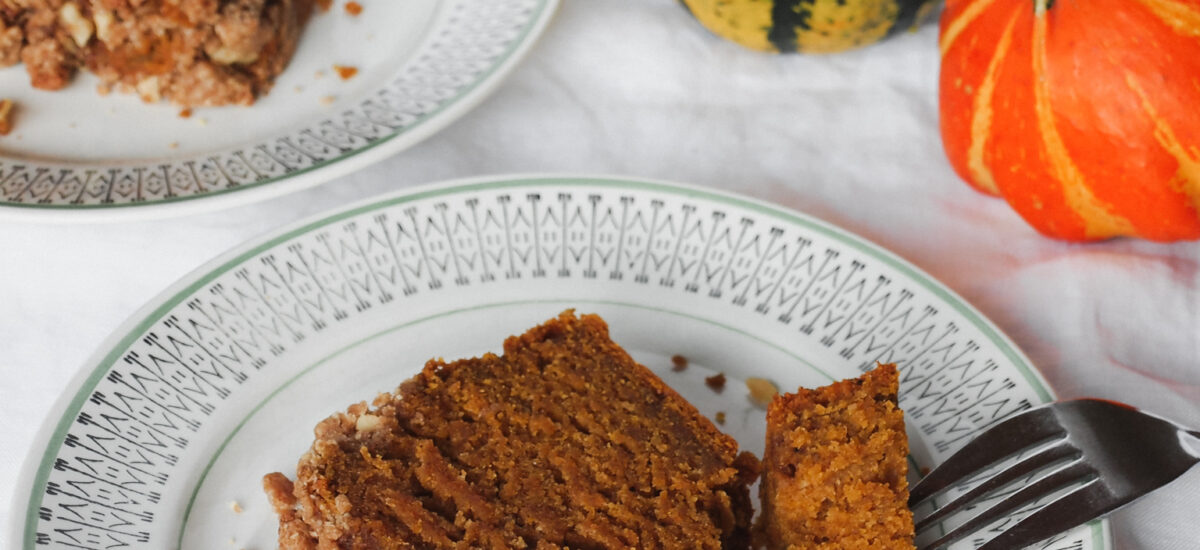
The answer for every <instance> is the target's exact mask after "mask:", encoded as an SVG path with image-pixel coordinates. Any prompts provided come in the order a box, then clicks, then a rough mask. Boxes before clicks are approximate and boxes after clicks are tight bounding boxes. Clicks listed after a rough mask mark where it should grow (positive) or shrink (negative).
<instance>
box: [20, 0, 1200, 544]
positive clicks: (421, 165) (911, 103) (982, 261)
mask: <svg viewBox="0 0 1200 550" xmlns="http://www.w3.org/2000/svg"><path fill="white" fill-rule="evenodd" d="M363 3H364V4H366V5H367V6H368V9H369V3H368V2H363ZM936 35H937V32H936V27H935V26H933V25H927V26H926V27H925V28H924V29H923V30H921V31H920V32H917V33H914V34H908V35H904V36H900V37H898V38H895V39H892V40H891V41H889V42H886V43H884V44H882V45H877V46H874V47H870V48H867V49H864V50H860V51H857V52H850V53H845V54H839V55H836V56H825V57H804V56H795V55H793V56H768V55H762V54H756V53H753V52H749V51H746V50H742V49H740V48H738V47H736V46H734V45H732V44H729V43H726V42H722V41H719V40H717V39H715V38H713V37H711V36H710V35H708V34H707V33H706V32H705V31H703V29H701V28H700V27H699V26H698V24H697V23H696V22H695V21H694V20H693V19H692V18H691V16H689V15H688V14H687V13H686V12H684V11H683V9H682V8H681V7H680V6H679V5H678V4H677V2H674V1H672V0H640V1H638V2H631V1H619V0H588V1H586V2H584V1H581V0H572V1H567V2H565V5H564V6H563V7H562V9H561V11H560V13H559V14H558V16H557V18H556V20H555V21H553V22H552V23H551V27H550V29H549V30H548V31H547V33H546V36H545V38H544V39H543V40H542V41H541V43H540V44H538V45H537V46H536V47H535V48H534V51H533V53H532V54H531V56H530V57H529V58H528V59H527V60H526V61H525V62H524V63H523V64H522V65H521V66H520V67H518V69H517V70H516V71H515V72H514V74H513V75H512V77H511V78H510V79H509V80H508V81H507V82H506V83H505V84H503V85H502V86H501V87H500V88H499V90H498V91H497V92H496V94H495V95H494V96H492V97H491V98H490V99H488V100H486V101H485V102H484V103H483V104H482V105H481V106H480V107H479V108H478V109H477V110H475V111H474V112H472V113H470V114H468V115H467V116H466V117H464V118H463V119H462V120H461V121H459V122H457V123H455V124H454V125H452V126H451V127H449V128H448V129H446V130H445V131H443V132H441V133H439V134H437V135H435V136H434V137H432V138H430V139H429V140H427V141H425V142H424V143H422V144H420V145H417V146H416V147H414V148H412V149H409V150H408V151H406V152H404V153H401V154H400V155H398V156H396V157H393V158H391V159H389V160H386V161H384V162H382V163H380V164H377V165H375V166H374V167H371V168H368V169H366V170H363V171H361V172H358V173H356V174H354V175H351V176H349V177H346V178H343V179H341V180H339V181H336V182H332V183H330V184H326V185H323V186H320V187H318V188H315V189H311V190H308V191H304V192H301V193H297V194H294V195H290V196H287V197H284V198H280V199H275V200H272V201H269V202H264V203H258V204H253V205H249V206H244V207H239V208H235V209H231V210H226V211H221V212H215V213H209V214H203V215H196V216H191V217H187V218H181V219H174V220H163V221H154V222H124V223H112V224H103V225H42V224H25V223H9V222H2V221H0V442H2V443H0V518H7V517H8V516H9V514H12V513H17V512H23V504H21V505H20V507H18V508H13V507H12V506H11V503H12V501H11V499H12V496H13V495H12V486H13V483H14V482H15V478H16V475H17V471H18V469H19V467H20V464H21V462H22V461H23V460H24V458H25V455H26V454H27V452H28V451H29V445H30V441H31V440H32V437H33V434H34V432H35V430H36V429H37V426H39V425H40V424H41V423H42V421H43V419H44V417H45V415H46V413H47V412H48V409H49V406H50V404H51V402H52V400H53V399H54V398H55V397H56V396H57V395H58V394H59V392H60V391H61V389H62V388H63V386H65V384H66V382H67V380H68V379H69V378H70V377H71V376H72V375H73V374H74V373H75V372H76V370H77V369H78V368H79V367H80V366H81V364H82V363H83V362H84V361H85V360H86V358H87V357H88V356H90V355H91V354H92V352H93V351H95V350H96V348H97V347H98V346H99V345H100V344H101V343H102V341H103V340H104V339H105V338H106V337H107V336H108V335H109V334H110V332H111V331H113V330H114V329H116V328H117V326H118V325H119V324H120V323H121V322H122V321H124V320H125V319H126V317H128V316H129V315H131V314H132V313H133V312H134V311H135V310H136V309H137V308H138V307H140V306H141V305H142V304H143V303H145V302H146V301H148V300H149V299H151V298H152V297H154V296H155V295H156V294H158V292H159V291H161V290H162V289H164V288H165V287H166V286H168V285H169V284H170V283H172V282H174V281H175V280H176V279H178V278H180V277H182V276H183V275H184V274H186V273H187V272H189V271H191V270H192V269H194V268H196V267H198V266H199V265H201V264H202V263H204V262H205V261H207V260H209V259H211V258H212V257H214V256H216V255H217V254H219V253H221V252H223V251H224V250H226V249H228V248H231V247H233V246H235V245H237V244H239V243H240V242H242V241H244V240H247V239H249V238H251V237H254V236H256V235H259V234H262V233H264V232H266V231H269V230H271V229H273V228H275V227H277V226H280V225H282V224H285V223H288V222H290V221H293V220H296V219H298V218H301V217H305V216H308V215H310V214H313V213H317V212H320V211H323V210H326V209H329V208H333V207H336V206H338V205H342V204H345V203H348V202H350V201H354V200H357V199H361V198H366V197H370V196H372V195H375V194H378V193H381V192H384V191H390V190H394V189H401V188H405V187H409V186H413V185H416V184H420V183H425V182H432V181H437V180H442V179H448V178H457V177H466V176H474V175H481V174H490V173H508V172H540V171H552V172H587V173H607V174H620V175H630V176H640V177H649V178H659V179H668V180H676V181H683V182H690V183H696V184H700V185H705V186H710V187H714V188H719V189H725V190H731V191H737V192H741V193H745V194H747V195H750V196H753V197H757V198H760V199H765V200H769V201H772V202H776V203H779V204H782V205H784V206H788V207H792V208H795V209H797V210H801V211H803V212H807V213H809V214H813V215H815V216H818V217H821V218H824V219H826V220H828V221H830V222H832V223H835V224H837V225H840V226H842V227H845V228H847V229H849V230H851V231H854V232H857V233H859V234H860V235H862V236H864V237H866V238H868V239H871V240H874V241H875V242H877V243H880V244H881V245H883V246H884V247H886V248H889V249H891V250H892V251H894V252H896V253H898V254H900V255H901V256H903V257H905V258H907V259H909V260H911V261H912V262H913V263H915V264H916V265H917V266H919V267H921V268H922V269H925V270H926V271H928V272H929V273H931V274H932V275H933V276H934V277H936V278H938V279H940V280H941V281H943V282H945V283H946V284H947V285H949V286H950V287H951V288H952V289H954V290H955V291H957V292H958V293H960V294H961V295H963V296H964V297H965V298H966V300H967V301H968V302H971V303H972V304H974V305H975V306H977V307H978V308H979V309H981V310H982V311H983V312H984V314H985V315H987V316H989V317H990V318H991V319H992V320H993V321H995V322H996V323H997V324H998V325H999V326H1000V328H1001V329H1002V330H1004V331H1005V332H1007V333H1008V334H1009V335H1010V336H1011V337H1012V338H1013V339H1014V340H1015V341H1016V342H1017V344H1018V345H1019V346H1020V347H1021V348H1022V349H1023V350H1024V351H1025V352H1026V353H1027V354H1029V356H1030V357H1031V358H1032V359H1033V361H1034V363H1035V364H1037V365H1039V366H1040V367H1041V368H1042V370H1043V372H1044V373H1045V374H1046V376H1047V378H1048V379H1049V380H1050V382H1051V384H1052V385H1053V386H1054V388H1055V389H1056V390H1057V391H1058V392H1059V394H1060V396H1062V397H1066V398H1070V397H1084V396H1094V397H1104V398H1109V399H1115V400H1119V401H1124V402H1127V403H1130V404H1133V405H1136V406H1139V407H1143V408H1146V409H1150V410H1153V411H1156V412H1158V413H1160V414H1163V415H1166V416H1169V417H1173V418H1175V419H1177V420H1179V421H1182V422H1185V423H1188V424H1190V425H1192V426H1197V427H1200V290H1198V288H1200V244H1196V243H1179V244H1173V245H1163V244H1155V243H1147V242H1141V241H1135V240H1116V241H1111V242H1106V243H1100V244H1090V245H1072V244H1064V243H1059V242H1055V241H1051V240H1048V239H1046V238H1044V237H1041V236H1039V235H1037V234H1036V233H1035V232H1033V231H1032V230H1031V229H1029V228H1028V227H1027V226H1026V225H1025V223H1024V222H1023V221H1021V219H1020V218H1019V217H1018V216H1017V215H1016V214H1015V213H1013V212H1012V210H1010V209H1009V207H1008V206H1007V205H1006V204H1005V203H1004V202H1003V201H1000V200H998V199H992V198H988V197H985V196H983V195H980V194H978V193H976V192H974V191H972V190H971V189H970V188H969V187H967V185H966V184H964V183H962V182H961V181H959V179H958V178H957V177H956V176H955V174H954V173H953V172H952V171H951V169H950V167H949V165H948V164H947V161H946V160H945V157H944V155H943V153H942V149H941V141H940V137H939V134H938V130H937V100H936V97H937V72H938V59H937V48H936V41H937V36H936ZM1197 510H1200V469H1194V470H1193V471H1192V472H1190V473H1189V474H1187V475H1185V476H1184V478H1182V479H1180V480H1178V481H1177V482H1176V483H1175V484H1173V485H1172V486H1170V487H1168V488H1166V489H1164V490H1162V491H1160V492H1158V493H1156V494H1155V495H1152V496H1150V497H1148V498H1146V499H1145V500H1143V501H1141V502H1139V503H1138V504H1135V505H1133V506H1132V507H1130V508H1128V509H1126V510H1124V511H1122V512H1120V513H1118V514H1117V515H1116V516H1115V524H1114V529H1115V531H1116V536H1117V541H1116V542H1117V548H1121V549H1136V550H1140V549H1146V550H1150V549H1154V550H1185V549H1186V550H1196V549H1197V548H1200V531H1198V528H1197V524H1198V522H1200V512H1198V511H1197Z"/></svg>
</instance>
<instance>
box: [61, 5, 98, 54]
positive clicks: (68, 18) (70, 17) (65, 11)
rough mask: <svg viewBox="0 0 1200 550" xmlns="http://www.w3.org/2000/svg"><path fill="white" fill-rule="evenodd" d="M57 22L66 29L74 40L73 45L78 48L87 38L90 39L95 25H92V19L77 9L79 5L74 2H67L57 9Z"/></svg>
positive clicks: (85, 42)
mask: <svg viewBox="0 0 1200 550" xmlns="http://www.w3.org/2000/svg"><path fill="white" fill-rule="evenodd" d="M58 22H59V23H60V24H61V25H62V27H63V28H64V29H66V31H67V34H69V35H71V40H74V41H75V45H77V46H79V47H80V48H82V47H84V46H86V45H87V43H88V40H91V39H92V31H94V30H95V27H94V26H92V21H91V20H90V19H88V18H86V17H84V16H83V14H82V13H80V11H79V6H78V5H76V4H75V2H67V3H65V4H63V5H62V7H61V8H59V9H58Z"/></svg>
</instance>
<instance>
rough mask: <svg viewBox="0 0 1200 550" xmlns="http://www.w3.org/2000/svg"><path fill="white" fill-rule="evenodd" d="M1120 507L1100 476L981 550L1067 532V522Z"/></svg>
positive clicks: (996, 549) (1077, 522)
mask: <svg viewBox="0 0 1200 550" xmlns="http://www.w3.org/2000/svg"><path fill="white" fill-rule="evenodd" d="M1100 503H1106V504H1100ZM1118 507H1119V505H1118V504H1116V503H1115V502H1112V503H1110V502H1109V499H1108V494H1107V492H1106V490H1105V489H1104V486H1103V485H1102V484H1101V483H1100V482H1099V480H1093V481H1092V482H1090V483H1088V484H1087V485H1085V486H1083V487H1080V488H1079V489H1076V490H1074V491H1071V492H1070V493H1068V494H1066V495H1063V497H1062V498H1059V499H1058V500H1055V501H1054V502H1051V503H1050V504H1047V505H1046V506H1045V507H1044V508H1042V509H1041V510H1038V511H1037V512H1034V513H1033V514H1032V515H1030V516H1029V517H1027V518H1025V519H1023V520H1021V521H1019V522H1017V524H1016V525H1014V526H1012V527H1011V528H1009V529H1006V530H1005V531H1004V532H1003V533H1000V534H999V535H997V536H996V537H995V538H993V539H992V540H989V541H988V542H987V544H984V545H983V546H981V547H980V548H979V549H978V550H1010V549H1012V548H1024V547H1026V546H1029V545H1030V544H1033V543H1035V542H1037V541H1040V540H1044V539H1046V538H1049V537H1052V536H1054V535H1056V534H1058V533H1061V532H1063V530H1064V527H1063V526H1064V525H1070V526H1072V527H1073V526H1076V525H1082V524H1084V523H1086V522H1087V521H1089V520H1093V519H1096V518H1098V517H1100V516H1102V515H1104V514H1107V513H1108V512H1111V511H1113V510H1114V509H1116V508H1118Z"/></svg>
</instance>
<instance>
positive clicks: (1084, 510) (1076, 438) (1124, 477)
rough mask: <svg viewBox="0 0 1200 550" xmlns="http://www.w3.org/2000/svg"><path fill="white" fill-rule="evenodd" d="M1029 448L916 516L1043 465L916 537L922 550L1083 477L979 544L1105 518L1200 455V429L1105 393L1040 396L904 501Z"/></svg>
mask: <svg viewBox="0 0 1200 550" xmlns="http://www.w3.org/2000/svg"><path fill="white" fill-rule="evenodd" d="M1041 447H1044V448H1041ZM1033 448H1038V450H1037V451H1036V452H1034V453H1033V454H1031V455H1030V456H1028V457H1024V458H1021V459H1020V460H1018V461H1017V462H1016V463H1015V464H1014V465H1012V466H1009V467H1007V468H1005V469H1003V470H1002V471H1000V472H998V473H996V474H994V475H992V476H991V477H989V478H987V479H985V480H983V481H982V482H981V483H979V485H977V486H975V487H973V488H972V489H970V490H969V491H967V492H966V493H963V494H962V495H960V496H959V497H957V498H955V499H954V500H952V501H950V502H948V503H946V504H945V505H943V506H942V507H940V508H938V509H937V510H936V511H934V512H933V513H931V514H930V515H929V516H928V517H925V518H924V519H922V520H920V521H918V522H917V526H916V528H917V532H918V533H919V532H921V531H923V530H925V529H927V528H929V527H931V526H933V525H936V524H938V523H939V522H941V521H942V520H943V519H946V518H948V517H950V516H951V515H953V514H954V513H956V512H958V511H960V510H962V509H963V508H964V507H966V506H968V505H970V504H971V503H973V502H975V501H977V500H979V499H980V497H983V496H985V495H987V494H988V493H991V492H993V491H995V490H996V489H999V488H1002V487H1005V486H1006V485H1009V484H1011V483H1013V482H1014V481H1017V480H1019V479H1021V478H1023V477H1024V476H1027V475H1030V474H1033V473H1035V472H1038V471H1039V470H1048V472H1049V473H1048V474H1046V475H1045V476H1044V477H1041V478H1040V479H1037V480H1036V481H1033V482H1032V483H1030V484H1028V485H1026V486H1024V487H1021V488H1020V489H1019V490H1016V491H1014V492H1013V493H1012V494H1011V495H1009V496H1007V497H1005V498H1003V499H1002V500H1001V501H1000V502H999V503H997V504H995V505H994V506H992V507H991V508H989V509H987V510H985V511H983V512H981V513H979V514H977V515H975V516H974V517H972V518H971V519H969V520H967V521H966V522H965V523H963V524H962V525H960V526H958V527H955V528H954V529H952V530H951V531H949V532H947V533H946V534H945V535H943V536H942V537H940V538H938V539H937V540H935V541H932V542H930V543H928V544H925V545H922V546H921V550H934V549H936V548H940V547H942V546H945V545H947V544H950V543H952V542H954V541H956V540H958V539H960V538H962V537H965V536H967V535H970V534H972V533H975V532H977V531H978V530H979V529H981V528H983V527H985V526H987V525H989V524H991V523H992V522H993V521H995V520H998V519H1000V518H1002V517H1004V516H1005V515H1006V514H1008V513H1009V512H1011V511H1013V510H1015V509H1017V508H1018V507H1020V506H1022V505H1028V504H1030V503H1031V502H1033V501H1035V500H1037V499H1038V498H1040V497H1045V496H1047V495H1050V494H1052V493H1054V492H1056V491H1061V490H1062V489H1064V488H1067V487H1069V486H1072V485H1076V484H1080V486H1079V487H1078V488H1075V489H1072V490H1071V491H1070V492H1068V493H1066V494H1065V495H1063V496H1062V497H1060V498H1058V499H1056V500H1054V501H1053V502H1051V503H1049V504H1047V505H1046V506H1045V507H1043V508H1041V509H1040V510H1038V511H1036V512H1034V513H1033V514H1032V515H1030V516H1029V517H1027V518H1025V519H1023V520H1021V521H1019V522H1017V523H1016V524H1015V525H1013V526H1012V527H1010V528H1008V529H1007V530H1005V531H1004V532H1002V533H1000V534H999V535H997V536H996V537H994V538H993V539H991V540H990V541H988V542H987V543H986V544H984V545H983V546H981V547H979V548H978V549H977V550H1012V549H1015V548H1024V547H1026V546H1028V545H1030V544H1033V543H1035V542H1038V541H1040V540H1043V539H1046V538H1049V537H1051V536H1053V535H1055V534H1058V533H1061V532H1063V531H1066V530H1067V529H1070V528H1072V527H1075V526H1077V525H1080V524H1083V523H1085V522H1087V521H1090V520H1093V519H1095V518H1098V517H1101V516H1103V515H1105V514H1108V513H1109V512H1112V511H1113V510H1116V509H1117V508H1120V507H1122V506H1124V505H1126V504H1129V503H1130V502H1133V501H1134V500H1136V499H1138V498H1139V497H1141V496H1143V495H1145V494H1146V493H1149V492H1150V491H1153V490H1155V489H1157V488H1159V487H1162V486H1163V485H1166V484H1167V483H1169V482H1170V481H1171V480H1173V479H1175V478H1177V477H1179V476H1180V475H1182V474H1183V473H1184V472H1186V471H1187V470H1188V469H1189V468H1191V467H1192V466H1194V465H1195V464H1196V463H1198V462H1200V431H1197V430H1190V429H1187V428H1184V427H1183V426H1180V425H1178V424H1176V423H1174V422H1171V421H1170V420H1166V419H1163V418H1159V417H1157V416H1152V415H1150V414H1148V413H1144V412H1141V411H1139V410H1137V409H1135V408H1133V407H1130V406H1129V405H1124V404H1121V403H1114V402H1111V401H1101V400H1097V399H1081V400H1078V401H1064V402H1059V403H1051V404H1048V405H1043V406H1040V407H1037V408H1034V409H1030V410H1028V411H1025V412H1023V413H1020V414H1017V415H1015V416H1013V417H1011V418H1008V419H1006V420H1003V421H1001V422H1000V423H998V424H996V425H995V426H993V427H991V428H989V429H988V430H986V431H985V432H984V433H983V434H981V435H980V436H979V437H977V438H975V439H974V440H973V441H971V442H970V443H968V444H967V445H966V446H964V447H963V448H962V449H959V450H958V452H956V453H954V454H953V455H952V456H951V457H950V458H949V459H947V460H946V461H945V462H943V463H942V464H941V465H939V466H938V467H937V468H936V469H934V470H933V471H932V472H930V473H929V475H927V476H925V478H924V479H922V480H921V481H920V482H919V483H917V484H916V485H915V486H913V488H912V490H911V491H910V493H909V494H910V496H909V500H908V504H909V508H912V509H916V507H917V506H919V505H921V504H922V503H924V502H925V501H927V500H928V499H930V498H931V497H933V496H935V495H937V494H939V493H941V492H942V491H944V490H946V489H948V488H950V487H953V486H955V485H958V484H959V483H961V482H963V481H964V480H967V479H970V478H971V477H972V476H973V475H974V474H977V473H978V472H979V471H980V470H982V469H984V468H987V467H988V466H993V465H995V464H997V463H999V462H1000V461H1002V460H1004V459H1006V458H1012V457H1013V456H1014V455H1016V454H1017V453H1019V452H1021V451H1026V450H1031V449H1033Z"/></svg>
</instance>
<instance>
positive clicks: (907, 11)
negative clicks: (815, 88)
mask: <svg viewBox="0 0 1200 550" xmlns="http://www.w3.org/2000/svg"><path fill="white" fill-rule="evenodd" d="M681 1H682V2H683V4H684V5H685V6H687V8H688V10H690V11H691V12H692V15H694V16H696V19H697V20H699V21H700V23H701V24H703V25H704V26H705V27H707V28H708V29H709V30H710V31H712V32H713V33H714V34H716V35H717V36H720V37H722V38H726V39H728V40H732V41H734V42H736V43H738V44H741V45H743V46H745V47H747V48H751V49H754V50H760V51H767V52H801V53H834V52H840V51H844V50H849V49H852V48H857V47H859V46H865V45H867V44H873V43H875V42H878V41H880V40H883V39H884V38H887V37H888V36H891V35H893V34H896V33H898V32H901V31H907V30H911V29H914V28H916V27H917V26H919V25H920V24H921V23H922V22H923V21H924V20H925V19H926V18H927V17H928V16H929V14H930V13H931V12H932V11H933V7H934V5H935V0H681Z"/></svg>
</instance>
